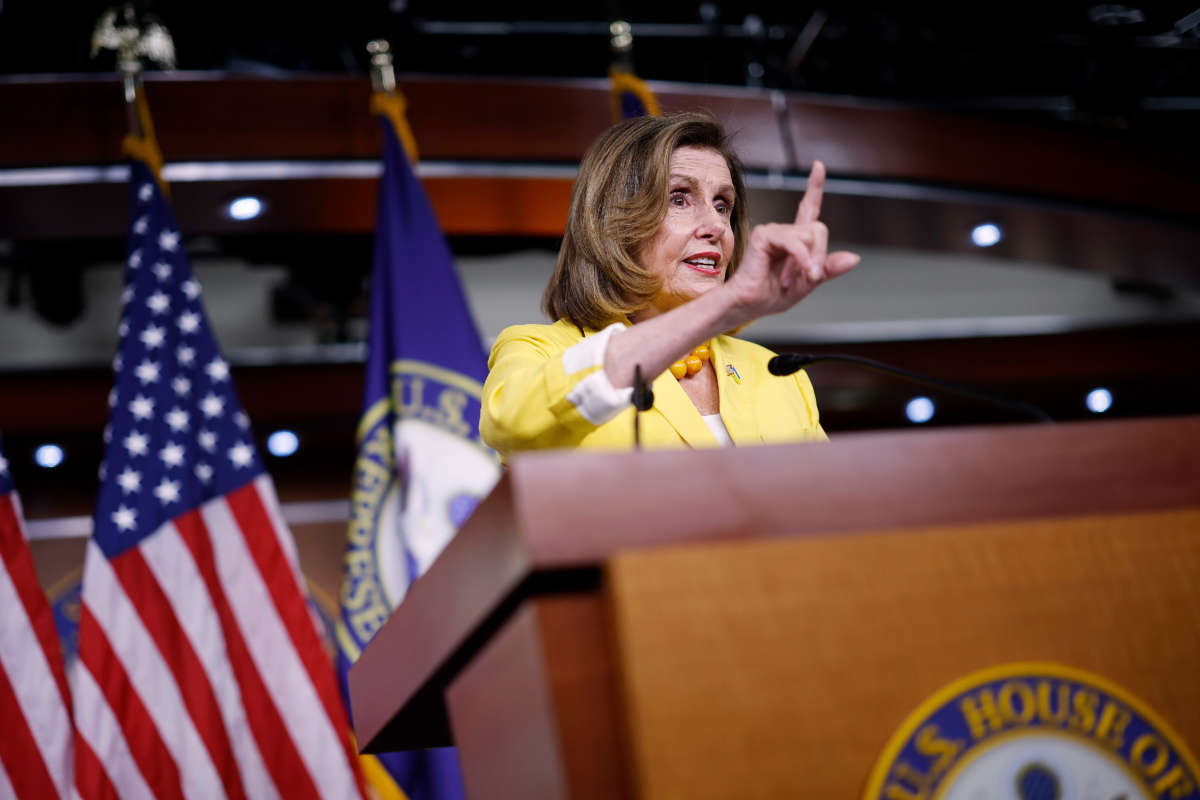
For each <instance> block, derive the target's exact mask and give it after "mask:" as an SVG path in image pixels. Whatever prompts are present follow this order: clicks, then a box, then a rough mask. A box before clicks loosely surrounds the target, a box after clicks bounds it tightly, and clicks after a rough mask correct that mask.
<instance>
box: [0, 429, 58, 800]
mask: <svg viewBox="0 0 1200 800" xmlns="http://www.w3.org/2000/svg"><path fill="white" fill-rule="evenodd" d="M0 614H3V619H2V620H0V720H3V722H4V731H3V734H2V735H0V797H16V798H20V800H26V798H30V799H32V798H37V800H41V799H42V798H53V797H67V796H68V795H69V792H70V788H71V713H70V707H71V700H70V696H69V695H68V693H67V679H66V675H65V673H64V672H63V661H62V651H61V650H60V649H59V646H58V636H57V634H56V633H55V630H54V617H53V615H52V614H51V611H50V604H49V603H47V602H46V596H45V595H44V594H42V588H41V586H39V585H38V581H37V574H36V573H35V572H34V570H33V557H32V556H31V555H30V553H29V544H28V543H27V542H26V535H25V526H24V524H23V523H22V521H21V501H20V498H18V497H17V493H16V491H15V490H14V489H13V484H12V476H11V475H10V473H9V469H8V462H7V461H6V460H5V458H4V453H3V452H0Z"/></svg>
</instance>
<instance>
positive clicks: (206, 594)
mask: <svg viewBox="0 0 1200 800" xmlns="http://www.w3.org/2000/svg"><path fill="white" fill-rule="evenodd" d="M183 518H187V519H191V520H195V521H198V520H199V517H198V516H197V515H196V514H195V513H194V512H188V513H187V514H185V515H184V517H181V519H183ZM192 524H193V527H194V524H195V523H192ZM140 550H141V553H142V557H143V558H144V559H145V561H146V566H147V567H148V568H149V569H150V571H151V572H153V573H154V577H155V579H156V580H157V581H158V586H159V588H160V589H162V591H163V592H164V594H165V595H166V597H167V602H169V603H170V607H171V608H172V609H186V613H177V614H173V615H172V618H173V619H174V620H175V622H176V623H177V624H178V625H179V626H180V629H181V630H182V631H183V633H184V635H185V636H187V638H188V641H189V642H190V643H191V646H192V648H193V649H194V650H195V652H196V655H197V657H198V658H199V660H200V663H201V665H202V667H203V669H204V673H205V676H206V677H207V679H208V682H209V686H210V687H211V688H212V691H213V694H214V697H215V701H216V702H217V703H218V710H219V711H220V713H221V717H220V720H219V722H221V723H223V725H224V728H225V731H227V732H228V741H229V744H230V746H231V747H232V750H233V756H234V757H235V758H237V760H238V765H239V767H240V772H241V780H242V786H243V787H244V793H245V794H246V795H247V796H249V797H251V798H254V800H275V798H278V794H277V793H276V791H275V785H274V782H273V781H272V778H271V775H270V773H269V772H268V771H267V765H266V764H265V763H264V762H263V757H262V753H261V752H260V747H259V742H257V741H256V740H255V738H254V733H253V731H252V730H251V729H250V725H249V722H248V720H247V710H246V708H245V706H243V694H242V692H241V691H240V689H239V687H238V680H237V678H236V677H235V675H234V669H233V665H232V663H231V659H232V658H233V655H232V654H231V651H232V650H233V648H234V646H233V644H232V643H228V644H227V642H226V640H225V632H224V630H223V626H222V620H221V617H220V616H219V614H218V611H217V608H216V605H215V604H216V602H217V601H218V600H220V601H223V600H224V598H214V597H213V596H212V595H211V594H210V586H209V585H208V584H207V583H206V580H205V577H204V575H202V574H201V568H200V565H199V563H198V561H197V557H196V555H195V554H194V553H193V552H192V548H190V547H189V545H188V544H187V542H186V541H185V540H184V537H183V534H182V533H181V531H180V529H179V521H178V520H177V521H176V523H175V524H167V525H164V526H163V527H162V529H161V530H160V531H159V532H158V535H157V536H152V537H150V538H149V539H147V540H146V541H144V542H142V544H141V547H140ZM211 588H215V589H216V590H219V589H220V587H219V586H214V587H211ZM238 636H239V639H240V633H238ZM241 652H242V654H243V656H244V652H245V646H244V645H242V646H241ZM241 663H243V664H244V663H246V662H245V661H244V660H243V661H242V662H241Z"/></svg>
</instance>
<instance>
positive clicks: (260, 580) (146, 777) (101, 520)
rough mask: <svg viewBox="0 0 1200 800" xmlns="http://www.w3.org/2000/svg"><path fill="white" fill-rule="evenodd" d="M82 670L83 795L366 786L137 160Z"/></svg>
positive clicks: (271, 506) (275, 510) (278, 530)
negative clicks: (122, 305)
mask: <svg viewBox="0 0 1200 800" xmlns="http://www.w3.org/2000/svg"><path fill="white" fill-rule="evenodd" d="M131 169H132V174H131V189H132V195H133V197H132V201H133V213H132V228H131V233H130V237H129V255H128V258H127V261H126V264H125V285H126V288H125V292H124V295H123V303H124V311H123V313H122V318H121V322H120V327H119V330H118V332H119V334H120V344H119V346H118V352H117V356H116V359H115V361H114V364H113V370H114V373H115V380H114V384H115V385H114V387H113V390H112V392H111V393H110V394H109V406H110V411H109V425H108V427H107V428H106V429H105V438H106V442H107V445H106V451H105V460H104V463H103V465H102V466H101V488H100V495H99V498H98V500H97V502H96V514H95V526H94V531H93V535H92V538H91V540H90V541H89V542H88V547H87V555H86V558H85V562H84V573H83V597H82V604H81V610H80V622H79V659H78V662H77V670H76V671H75V672H74V673H73V675H72V689H73V691H74V694H75V719H76V726H77V730H78V737H77V741H76V752H75V785H76V788H77V789H78V790H79V793H80V795H81V796H82V797H83V798H85V799H86V798H93V797H95V798H100V797H111V796H120V797H132V798H141V797H189V798H219V797H231V798H277V797H285V798H297V797H304V798H307V797H324V798H335V797H336V798H341V797H361V796H362V793H363V784H362V778H361V775H360V773H359V771H358V767H357V760H356V757H355V753H354V748H353V745H352V743H351V741H350V736H349V729H348V727H347V724H346V715H345V710H344V708H343V706H342V704H341V700H340V698H339V696H338V690H337V685H336V681H335V678H334V672H333V669H332V666H331V664H330V663H329V660H328V659H327V657H326V655H325V652H324V650H323V649H322V645H321V640H320V638H319V636H318V633H317V629H316V627H315V622H314V619H313V617H312V615H311V614H310V612H309V609H308V606H307V604H306V598H305V591H304V581H303V578H302V576H301V573H300V571H299V567H298V561H297V557H296V549H295V544H294V542H293V541H292V538H291V534H290V533H289V531H288V530H287V528H286V526H285V524H284V522H283V520H282V518H281V516H280V513H279V507H278V502H277V500H276V497H275V492H274V488H273V486H272V483H271V481H270V478H269V477H268V476H267V475H266V474H265V472H264V471H263V465H262V461H261V460H260V457H259V455H258V452H257V449H256V448H255V445H254V439H253V437H252V435H251V433H250V422H249V420H248V419H247V418H246V415H245V413H243V411H242V408H241V406H240V404H239V403H238V399H237V395H236V394H235V392H234V389H233V384H232V381H231V379H230V371H229V365H228V363H227V362H226V361H225V360H224V359H223V358H222V357H221V354H220V352H219V351H218V349H217V345H216V341H215V339H214V338H213V334H212V332H211V330H210V329H209V325H208V321H207V318H206V315H205V313H204V308H203V306H202V305H201V299H200V294H201V293H200V285H199V284H198V283H197V282H196V280H195V279H194V278H193V277H192V274H191V269H190V267H189V265H188V262H187V259H186V257H185V255H184V251H183V248H182V246H181V242H180V235H179V230H178V228H177V226H176V224H175V221H174V219H173V216H172V214H171V210H170V208H169V207H168V205H167V202H166V200H165V198H164V196H163V194H162V191H161V188H160V187H159V185H158V184H157V183H156V181H155V178H154V177H153V176H152V175H151V173H150V171H149V170H148V169H147V168H146V166H145V165H144V164H143V163H141V162H140V161H134V162H133V164H132V166H131Z"/></svg>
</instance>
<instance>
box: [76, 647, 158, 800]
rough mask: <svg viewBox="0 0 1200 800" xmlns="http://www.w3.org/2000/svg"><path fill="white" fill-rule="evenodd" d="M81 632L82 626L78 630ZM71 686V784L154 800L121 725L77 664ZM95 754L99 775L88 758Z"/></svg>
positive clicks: (130, 799)
mask: <svg viewBox="0 0 1200 800" xmlns="http://www.w3.org/2000/svg"><path fill="white" fill-rule="evenodd" d="M79 633H80V636H82V635H83V626H82V625H81V626H80V629H79ZM89 635H91V634H89ZM72 674H73V676H74V677H73V679H72V682H71V688H72V689H73V691H74V695H73V696H74V698H75V719H76V733H77V734H78V735H77V736H76V737H75V787H76V789H77V790H78V791H79V792H80V794H82V795H83V796H84V797H88V798H92V797H97V798H101V799H102V800H103V798H106V797H108V796H109V795H107V794H106V793H105V792H106V785H109V786H112V787H114V789H113V794H117V792H116V789H115V787H116V786H120V787H121V791H120V796H121V797H122V800H143V798H146V800H154V794H153V792H151V791H150V787H149V786H147V785H146V779H145V777H144V776H143V775H142V772H141V770H140V769H139V768H138V765H137V762H136V761H135V760H134V758H133V754H132V753H130V752H129V743H128V742H127V741H125V734H124V733H123V732H122V731H121V725H120V722H119V720H118V719H117V717H116V714H114V713H113V710H112V709H111V708H109V706H108V703H107V701H106V700H105V698H104V695H103V693H102V692H101V690H100V687H99V686H98V685H97V684H96V680H95V678H94V677H93V676H92V673H91V672H89V671H88V670H86V669H83V668H82V667H81V666H79V665H78V664H77V667H76V669H75V670H74V671H73V673H72ZM93 756H94V757H95V759H96V762H97V763H98V764H99V765H100V768H99V771H98V772H99V774H97V772H96V771H94V770H92V768H91V767H90V765H89V763H88V762H89V759H90V758H91V757H93Z"/></svg>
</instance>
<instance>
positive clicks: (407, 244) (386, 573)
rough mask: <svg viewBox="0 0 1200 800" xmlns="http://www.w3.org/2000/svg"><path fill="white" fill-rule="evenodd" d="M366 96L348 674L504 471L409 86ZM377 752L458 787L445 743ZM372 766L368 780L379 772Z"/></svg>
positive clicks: (457, 790) (414, 785)
mask: <svg viewBox="0 0 1200 800" xmlns="http://www.w3.org/2000/svg"><path fill="white" fill-rule="evenodd" d="M371 107H372V110H373V111H375V113H377V114H378V115H379V116H380V123H381V125H382V127H383V177H382V179H381V180H380V184H379V210H378V218H377V220H376V232H375V262H374V273H373V277H372V284H371V303H370V335H369V339H368V343H367V367H366V389H365V393H364V399H363V415H362V420H361V422H360V423H359V427H358V460H357V463H356V466H355V472H354V484H353V497H352V503H351V505H352V518H351V520H350V530H349V536H348V543H347V548H346V563H345V576H344V579H343V584H342V620H341V625H339V630H338V640H339V645H340V648H339V649H340V651H341V653H340V655H341V660H342V663H341V666H342V668H343V674H344V670H347V669H349V665H350V664H351V663H353V661H354V660H355V659H357V658H358V655H359V653H360V652H361V651H362V648H363V647H365V646H366V644H367V642H369V641H370V640H371V637H372V636H374V635H375V632H376V631H377V630H378V629H379V627H380V626H381V625H382V624H383V622H384V621H385V620H386V619H387V617H388V615H389V614H390V613H391V611H392V609H394V608H395V607H396V606H397V605H398V604H399V603H400V602H401V600H402V599H403V598H404V595H405V592H406V591H407V590H408V587H409V586H410V585H411V584H412V582H413V581H414V580H415V579H416V578H417V576H419V575H420V574H421V573H423V572H424V571H425V570H426V569H427V568H428V567H429V565H430V564H431V563H432V562H433V560H434V559H435V558H436V557H437V555H438V554H439V553H440V552H441V551H442V548H444V547H445V546H446V544H447V543H448V542H449V541H450V539H451V537H453V536H454V534H455V532H456V531H457V530H458V528H459V526H461V525H462V523H463V522H464V521H465V520H466V518H467V517H468V516H469V515H470V513H471V511H472V510H473V509H474V508H475V505H476V504H477V503H478V501H479V500H480V499H481V498H482V497H483V496H484V495H485V494H487V492H488V491H489V490H490V489H491V488H492V486H493V484H495V482H496V479H497V477H498V475H499V466H498V461H497V460H496V458H495V455H494V454H493V453H492V452H491V451H490V450H489V449H488V448H487V447H485V446H484V444H483V443H482V442H481V441H480V439H479V408H480V397H481V394H482V390H483V385H482V381H483V379H484V377H486V373H487V367H486V361H485V358H484V354H483V348H482V345H481V344H480V341H479V336H478V334H477V333H476V331H475V326H474V324H473V323H472V321H471V316H470V312H469V311H468V309H467V304H466V301H465V300H464V298H463V293H462V289H461V287H460V286H459V283H458V279H457V277H456V276H455V272H454V265H453V262H452V260H451V255H450V250H449V248H448V247H447V245H446V241H445V239H444V238H443V237H442V234H441V231H440V229H439V227H438V224H437V220H436V219H435V217H434V215H433V211H432V209H431V208H430V206H429V201H428V200H427V199H426V197H425V192H424V190H423V189H422V187H421V184H420V182H419V181H418V180H417V178H416V176H415V175H414V174H413V170H412V167H411V166H410V164H409V160H408V157H407V156H406V154H405V149H404V147H403V146H402V144H401V142H402V141H407V142H408V143H409V145H410V152H411V142H412V136H411V134H410V133H409V132H408V130H407V125H406V123H405V120H404V116H403V100H402V99H401V97H400V96H399V95H397V94H395V93H392V92H378V93H376V94H375V95H374V96H373V97H372V101H371ZM379 761H380V763H382V764H383V765H384V766H385V767H386V768H387V770H388V771H389V772H390V773H391V775H392V776H394V777H395V778H396V780H397V781H398V782H399V784H400V786H401V787H402V788H403V790H404V791H405V792H406V793H407V794H408V796H409V797H410V798H412V800H424V799H425V798H438V799H439V800H444V799H445V798H458V797H461V796H462V786H461V778H460V777H459V771H458V761H457V756H456V754H455V752H454V751H453V750H452V749H448V748H447V749H438V750H429V751H425V752H423V753H392V754H387V755H385V756H382V757H381V758H380V759H379ZM369 763H370V762H368V764H369ZM367 774H368V777H369V778H370V779H371V780H372V783H374V782H375V776H376V774H378V773H377V772H376V771H375V770H374V769H372V768H371V767H370V766H368V769H367Z"/></svg>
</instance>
